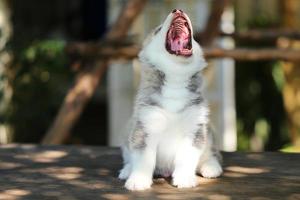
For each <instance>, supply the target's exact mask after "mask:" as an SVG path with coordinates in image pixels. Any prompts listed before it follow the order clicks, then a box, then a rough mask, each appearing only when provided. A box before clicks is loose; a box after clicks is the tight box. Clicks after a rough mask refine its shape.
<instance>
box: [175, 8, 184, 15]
mask: <svg viewBox="0 0 300 200" xmlns="http://www.w3.org/2000/svg"><path fill="white" fill-rule="evenodd" d="M172 13H178V14H179V13H183V11H182V10H177V9H174V10H173V11H172Z"/></svg>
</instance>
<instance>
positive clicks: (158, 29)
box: [154, 26, 161, 35]
mask: <svg viewBox="0 0 300 200" xmlns="http://www.w3.org/2000/svg"><path fill="white" fill-rule="evenodd" d="M160 30H161V26H160V27H159V28H157V29H156V30H155V32H154V35H156V34H157V33H158V32H159V31H160Z"/></svg>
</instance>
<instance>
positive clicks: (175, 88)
mask: <svg viewBox="0 0 300 200" xmlns="http://www.w3.org/2000/svg"><path fill="white" fill-rule="evenodd" d="M190 98H191V94H190V92H189V90H188V89H187V88H186V85H185V84H183V83H181V84H180V83H179V84H169V83H166V84H165V85H163V86H162V87H161V92H160V94H159V95H157V97H156V100H157V101H158V102H159V104H160V106H161V107H162V108H163V109H165V110H167V111H170V112H178V111H180V110H182V109H183V108H184V106H185V105H186V104H187V103H188V102H189V100H190Z"/></svg>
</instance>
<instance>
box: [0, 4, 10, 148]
mask: <svg viewBox="0 0 300 200" xmlns="http://www.w3.org/2000/svg"><path fill="white" fill-rule="evenodd" d="M10 8H11V6H10V1H9V0H2V1H0V18H1V20H0V31H1V35H0V93H2V96H1V97H0V115H2V114H3V112H5V109H6V108H7V107H8V105H9V102H10V99H11V96H12V88H11V86H10V84H9V80H8V76H7V72H8V66H9V65H10V63H11V61H12V55H11V53H10V52H8V51H7V50H6V49H5V48H6V44H7V42H8V41H9V40H10V38H11V36H12V24H11V10H10ZM9 130H10V129H9V128H8V125H6V124H3V122H2V121H0V144H5V143H8V142H10V141H11V138H12V136H11V131H9Z"/></svg>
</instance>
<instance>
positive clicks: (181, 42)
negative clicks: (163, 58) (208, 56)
mask: <svg viewBox="0 0 300 200" xmlns="http://www.w3.org/2000/svg"><path fill="white" fill-rule="evenodd" d="M188 42H189V39H188V36H187V34H185V33H183V32H182V33H181V34H180V35H177V36H176V37H175V38H174V39H173V40H171V50H172V51H175V52H177V51H181V50H183V49H184V47H185V46H186V45H187V43H188Z"/></svg>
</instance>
